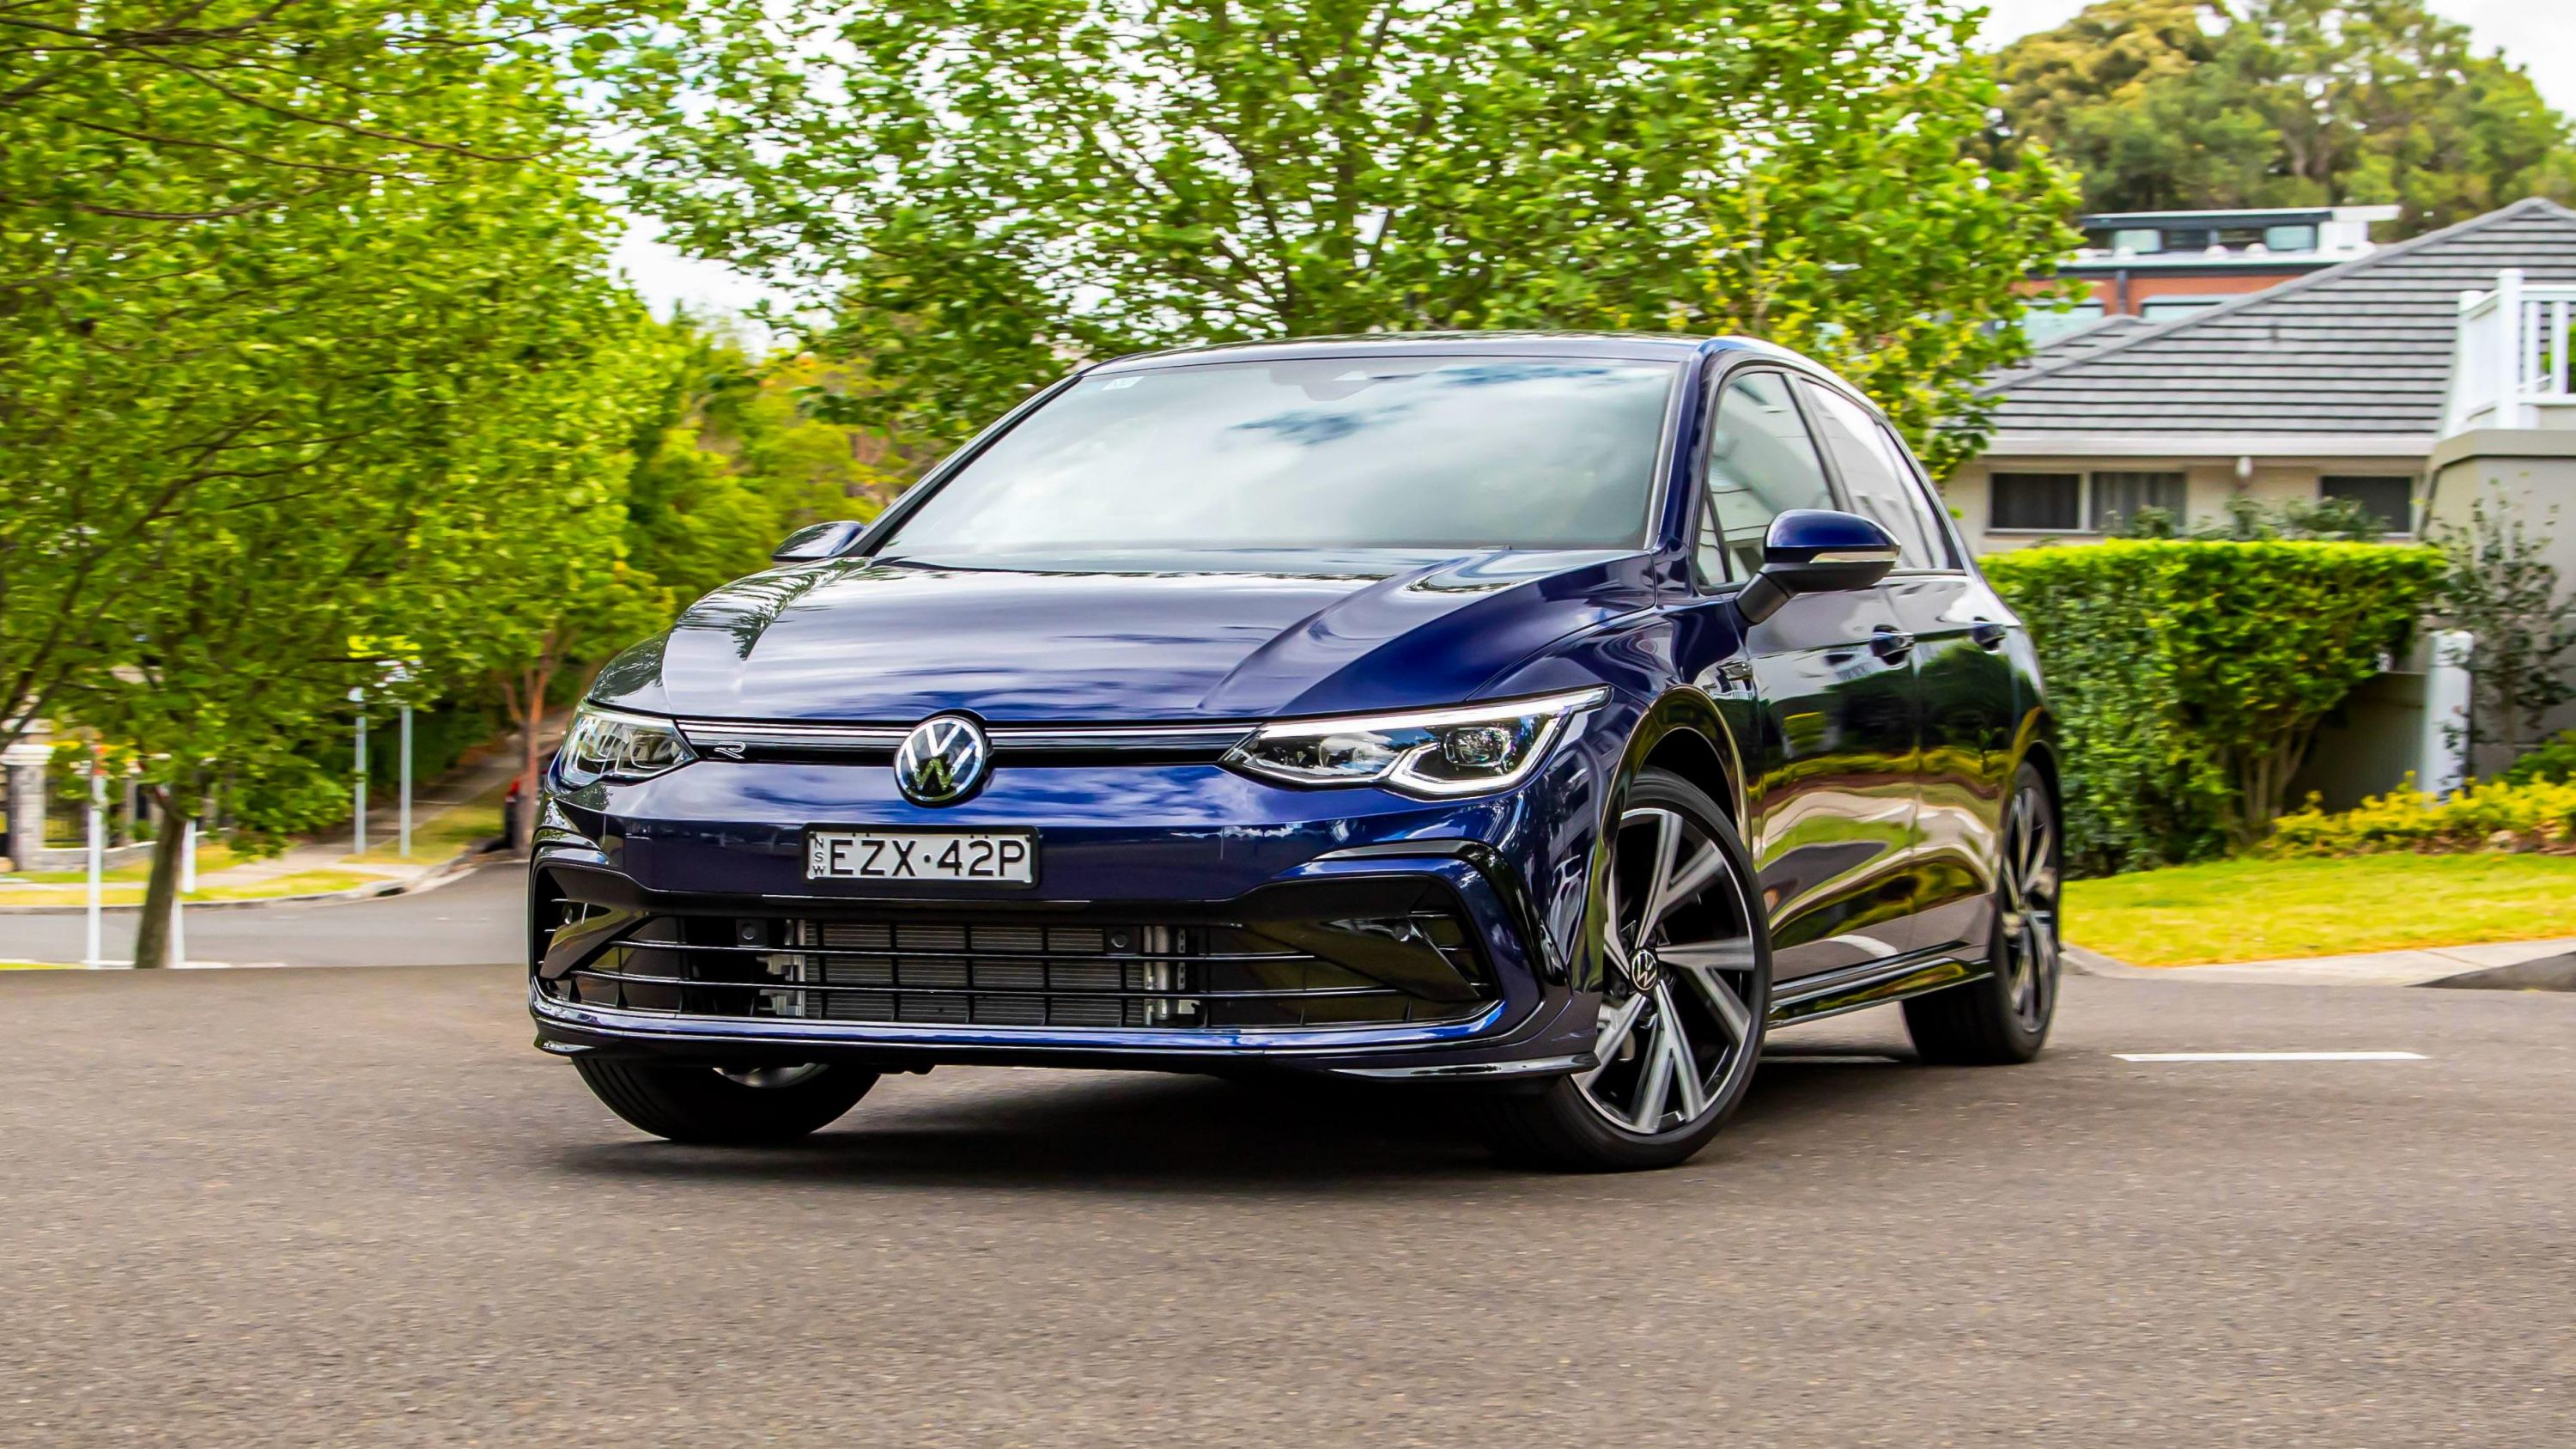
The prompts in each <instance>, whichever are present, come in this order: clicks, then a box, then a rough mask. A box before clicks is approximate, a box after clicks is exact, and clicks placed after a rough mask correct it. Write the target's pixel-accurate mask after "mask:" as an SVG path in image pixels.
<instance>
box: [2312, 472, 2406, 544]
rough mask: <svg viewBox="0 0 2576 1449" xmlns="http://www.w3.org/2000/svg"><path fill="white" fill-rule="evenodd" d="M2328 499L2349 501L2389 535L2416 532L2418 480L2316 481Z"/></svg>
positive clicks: (2328, 478) (2378, 478) (2372, 478)
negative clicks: (2365, 509)
mask: <svg viewBox="0 0 2576 1449" xmlns="http://www.w3.org/2000/svg"><path fill="white" fill-rule="evenodd" d="M2317 492H2318V493H2319V494H2320V495H2322V496H2324V497H2327V498H2349V499H2351V500H2352V501H2353V502H2355V503H2358V504H2360V505H2361V506H2362V507H2364V508H2367V509H2369V510H2370V515H2371V517H2373V518H2376V519H2378V520H2379V526H2380V527H2381V528H2384V529H2386V530H2388V531H2389V532H2390V533H2413V532H2414V531H2415V480H2414V479H2412V478H2396V477H2386V478H2381V477H2341V478H2337V477H2327V478H2321V479H2318V480H2317Z"/></svg>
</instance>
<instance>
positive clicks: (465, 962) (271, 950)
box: [0, 862, 527, 966]
mask: <svg viewBox="0 0 2576 1449" xmlns="http://www.w3.org/2000/svg"><path fill="white" fill-rule="evenodd" d="M526 901H527V867H526V866H525V865H521V864H514V863H510V862H502V863H499V864H495V865H487V866H484V867H482V868H481V869H479V870H476V871H474V872H472V873H471V874H469V875H466V876H464V877H461V878H459V879H457V880H454V881H450V882H448V883H446V884H443V885H440V886H438V887H437V888H435V889H433V890H427V891H421V892H417V893H415V894H409V895H399V896H380V897H374V898H368V899H360V900H338V901H294V902H287V903H283V904H279V905H243V906H223V907H219V908H215V909H203V908H200V909H195V910H191V911H189V912H188V913H187V914H188V920H187V931H188V959H189V960H191V961H220V962H222V963H224V964H226V965H230V966H471V965H482V964H485V963H489V962H498V961H519V960H524V959H526V949H527V948H526V947H525V946H524V945H522V944H521V934H520V933H521V932H523V931H525V930H526V929H527V924H526V921H527V918H526V914H525V912H526ZM140 914H141V912H139V911H132V910H123V911H108V912H106V913H105V915H104V920H103V922H102V924H101V929H100V932H99V940H100V947H101V950H102V952H103V954H105V956H106V957H107V959H109V960H111V961H122V960H129V959H131V958H132V957H133V955H134V923H135V919H136V917H137V916H139V915H140ZM88 929H89V923H88V922H87V920H86V919H84V918H83V917H82V915H81V914H80V913H78V912H65V913H62V914H55V913H53V912H50V911H49V912H45V913H42V914H37V913H29V912H17V911H12V912H0V960H11V959H17V960H25V961H78V960H81V959H82V953H83V952H84V951H86V950H87V949H88V947H87V944H86V940H87V937H86V933H87V931H88Z"/></svg>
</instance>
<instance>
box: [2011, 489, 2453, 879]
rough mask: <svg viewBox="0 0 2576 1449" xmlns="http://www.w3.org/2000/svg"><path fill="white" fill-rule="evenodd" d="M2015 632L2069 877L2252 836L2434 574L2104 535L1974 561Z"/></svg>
mask: <svg viewBox="0 0 2576 1449" xmlns="http://www.w3.org/2000/svg"><path fill="white" fill-rule="evenodd" d="M1984 567H1985V571H1986V576H1987V578H1989V579H1990V580H1992V581H1993V583H1994V586H1995V588H1996V589H1997V591H1999V592H2000V593H2002V594H2003V596H2004V597H2005V599H2006V600H2008V601H2009V602H2010V603H2011V604H2012V606H2013V608H2014V609H2015V610H2016V611H2017V612H2018V613H2020V615H2021V616H2022V618H2023V620H2024V621H2025V622H2026V623H2028V624H2029V626H2030V630H2031V635H2032V637H2033V639H2034V640H2035V641H2036V642H2037V644H2038V646H2039V659H2040V667H2041V668H2042V670H2043V671H2045V673H2046V675H2047V679H2048V689H2049V698H2050V703H2051V705H2052V707H2053V708H2054V709H2055V711H2056V714H2057V718H2058V724H2059V731H2060V742H2061V744H2062V746H2063V749H2064V752H2065V757H2066V769H2065V774H2066V778H2065V780H2064V782H2063V784H2064V787H2065V793H2066V816H2067V819H2066V829H2067V846H2068V854H2069V859H2070V861H2071V862H2072V863H2073V864H2074V865H2075V866H2076V867H2077V868H2078V869H2080V870H2086V871H2092V872H2103V871H2114V870H2127V869H2136V868H2140V867H2144V866H2150V865H2158V864H2165V863H2170V862H2176V861H2184V860H2193V859H2198V858H2201V857H2204V856H2208V855H2213V854H2216V853H2218V852H2219V851H2221V850H2223V849H2225V848H2226V847H2227V846H2229V845H2230V844H2243V843H2246V842H2249V841H2252V840H2256V839H2259V838H2261V837H2262V835H2263V834H2264V833H2265V832H2266V831H2268V830H2269V829H2270V828H2271V822H2272V821H2273V819H2274V818H2276V817H2277V816H2279V815H2280V813H2281V811H2282V808H2283V806H2284V804H2285V803H2286V802H2285V800H2284V798H2283V797H2284V796H2285V795H2286V793H2287V791H2288V788H2289V783H2290V777H2291V776H2292V775H2295V774H2296V773H2298V769H2299V765H2300V763H2301V762H2302V761H2304V760H2305V759H2306V758H2307V753H2308V745H2309V742H2310V741H2311V740H2312V739H2313V738H2314V737H2315V735H2316V728H2317V725H2318V723H2319V722H2320V721H2322V720H2323V719H2324V718H2325V717H2326V715H2327V714H2328V713H2329V712H2330V711H2332V710H2333V709H2334V707H2335V706H2336V705H2337V704H2340V703H2341V702H2342V701H2343V699H2344V697H2345V696H2346V695H2348V694H2350V693H2351V692H2352V690H2353V688H2354V686H2356V685H2358V684H2360V683H2362V682H2363V681H2364V680H2367V679H2369V678H2370V677H2371V676H2372V675H2374V674H2376V673H2378V672H2379V667H2380V659H2381V657H2382V656H2383V655H2386V654H2391V653H2394V652H2396V651H2397V650H2399V649H2401V648H2403V647H2404V645H2405V643H2406V641H2407V636H2408V634H2409V632H2410V631H2411V630H2412V629H2413V628H2414V626H2415V622H2416V620H2417V619H2418V618H2420V617H2421V616H2422V614H2423V613H2424V610H2425V608H2426V606H2427V604H2428V602H2429V600H2430V599H2431V597H2432V594H2433V591H2434V588H2435V586H2436V585H2437V584H2438V583H2439V581H2440V579H2441V577H2442V571H2443V562H2442V556H2441V554H2440V553H2439V552H2438V551H2437V550H2434V549H2431V548H2426V547H2422V546H2420V545H2414V544H2376V543H2316V542H2288V541H2262V542H2222V541H2203V540H2126V539H2123V540H2111V541H2108V542H2103V543H2097V544H2083V545H2074V546H2069V547H2061V548H2034V549H2024V550H2021V551H2020V552H2017V553H2010V554H2004V555H2001V556H1999V557H1995V558H1989V559H1986V560H1985V561H1984Z"/></svg>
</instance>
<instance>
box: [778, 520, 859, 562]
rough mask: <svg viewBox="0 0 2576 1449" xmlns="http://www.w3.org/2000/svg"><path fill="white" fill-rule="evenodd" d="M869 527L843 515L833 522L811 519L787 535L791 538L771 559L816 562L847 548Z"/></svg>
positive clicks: (779, 547)
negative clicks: (819, 521) (814, 521)
mask: <svg viewBox="0 0 2576 1449" xmlns="http://www.w3.org/2000/svg"><path fill="white" fill-rule="evenodd" d="M867 531H868V526H867V525H866V524H864V523H858V522H854V521H852V520H850V519H846V518H844V519H840V520H838V521H836V522H832V523H811V524H807V525H806V526H805V527H803V528H800V529H798V530H796V531H795V532H794V533H791V534H789V535H787V541H786V542H785V543H782V544H780V545H779V546H778V547H776V548H774V549H771V550H770V551H769V561H770V562H771V563H812V562H814V561H815V560H816V559H826V558H830V557H832V556H833V555H835V554H839V553H843V552H846V551H847V550H848V549H849V546H850V545H851V544H854V543H856V542H858V541H859V535H860V534H863V533H865V532H867Z"/></svg>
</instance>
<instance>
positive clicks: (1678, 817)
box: [1481, 770, 1771, 1172]
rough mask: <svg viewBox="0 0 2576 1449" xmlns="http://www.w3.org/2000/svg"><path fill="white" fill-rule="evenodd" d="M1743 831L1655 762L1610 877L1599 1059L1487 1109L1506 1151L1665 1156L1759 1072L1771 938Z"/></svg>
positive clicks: (1697, 1143)
mask: <svg viewBox="0 0 2576 1449" xmlns="http://www.w3.org/2000/svg"><path fill="white" fill-rule="evenodd" d="M1752 880H1753V870H1752V866H1751V863H1750V862H1749V861H1748V860H1747V859H1746V858H1745V853H1744V845H1743V842H1742V841H1741V840H1740V839H1738V838H1737V836H1736V833H1735V828H1734V826H1732V825H1730V824H1729V823H1728V822H1727V819H1726V816H1725V814H1724V812H1722V811H1721V810H1719V809H1718V806H1717V802H1715V801H1714V800H1711V799H1710V798H1709V797H1708V796H1707V795H1706V794H1705V793H1704V792H1702V791H1701V790H1699V789H1698V788H1697V787H1695V786H1693V785H1691V784H1690V783H1689V782H1688V781H1686V780H1684V779H1682V778H1681V777H1680V776H1678V775H1672V774H1668V773H1666V772H1664V771H1660V770H1649V771H1647V772H1646V773H1645V774H1643V775H1641V776H1639V777H1638V779H1637V782H1636V784H1635V785H1634V786H1633V787H1632V788H1631V789H1630V791H1629V795H1628V801H1627V804H1626V805H1625V806H1624V807H1623V808H1622V809H1621V811H1620V815H1619V821H1618V825H1617V827H1616V829H1615V831H1614V832H1613V837H1612V840H1611V844H1610V864H1609V873H1608V878H1607V879H1606V880H1605V881H1604V882H1603V886H1602V907H1603V913H1604V921H1603V929H1602V950H1603V953H1604V954H1605V955H1606V956H1607V958H1608V960H1607V963H1606V965H1607V972H1608V979H1607V980H1606V982H1605V983H1604V985H1605V989H1604V991H1603V993H1602V998H1601V1004H1600V1008H1599V1011H1600V1015H1599V1030H1598V1033H1597V1035H1596V1037H1595V1039H1594V1045H1593V1055H1594V1056H1595V1057H1596V1058H1597V1059H1598V1061H1599V1065H1598V1066H1596V1067H1593V1068H1592V1069H1590V1070H1588V1071H1585V1072H1581V1073H1578V1074H1576V1075H1573V1076H1567V1077H1560V1078H1557V1079H1556V1080H1555V1081H1553V1082H1550V1083H1548V1084H1547V1086H1546V1087H1545V1088H1544V1089H1542V1090H1539V1091H1535V1092H1529V1091H1521V1092H1510V1093H1496V1094H1494V1095H1492V1096H1489V1097H1487V1098H1485V1099H1484V1100H1483V1101H1482V1103H1481V1106H1482V1107H1483V1109H1484V1112H1485V1116H1486V1120H1487V1124H1488V1128H1489V1131H1490V1134H1491V1136H1492V1137H1493V1139H1494V1142H1495V1146H1496V1147H1497V1148H1498V1149H1499V1150H1500V1151H1501V1152H1502V1153H1503V1154H1504V1155H1505V1156H1507V1157H1510V1158H1514V1159H1516V1160H1520V1161H1526V1162H1534V1163H1537V1164H1540V1165H1544V1166H1549V1167H1558V1168H1566V1169H1571V1170H1577V1171H1591V1172H1617V1171H1627V1170H1632V1169H1636V1168H1647V1167H1669V1166H1672V1165H1673V1164H1675V1163H1679V1162H1684V1161H1687V1160H1688V1159H1689V1158H1690V1156H1691V1155H1692V1154H1693V1153H1695V1152H1697V1151H1699V1150H1700V1148H1701V1147H1703V1146H1705V1145H1706V1144H1707V1143H1708V1140H1709V1139H1710V1138H1712V1137H1714V1136H1716V1135H1717V1132H1718V1129H1719V1128H1720V1127H1723V1126H1724V1125H1725V1124H1726V1119H1727V1118H1728V1117H1730V1116H1733V1115H1734V1113H1735V1108H1736V1106H1737V1104H1738V1103H1740V1102H1742V1101H1743V1100H1744V1093H1745V1089H1746V1088H1747V1087H1749V1086H1750V1085H1751V1084H1752V1081H1753V1067H1754V1063H1755V1061H1756V1059H1757V1058H1759V1057H1760V1056H1761V1054H1762V1030H1763V1022H1764V1019H1765V1017H1766V1015H1767V1014H1768V1012H1769V1010H1770V1005H1771V952H1770V944H1769V941H1768V940H1767V938H1766V936H1765V933H1764V931H1763V929H1762V916H1761V912H1760V910H1759V909H1758V908H1757V906H1756V900H1757V897H1756V895H1755V892H1754V890H1753V887H1752V885H1751V882H1752Z"/></svg>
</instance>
